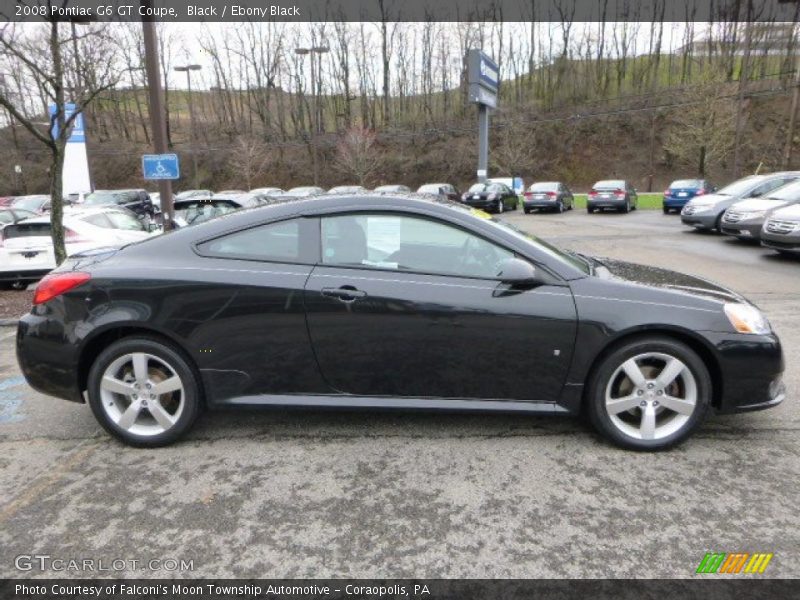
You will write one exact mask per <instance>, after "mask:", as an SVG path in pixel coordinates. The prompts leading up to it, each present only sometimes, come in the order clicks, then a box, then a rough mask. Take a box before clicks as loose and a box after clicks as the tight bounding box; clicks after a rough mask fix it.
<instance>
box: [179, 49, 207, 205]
mask: <svg viewBox="0 0 800 600" xmlns="http://www.w3.org/2000/svg"><path fill="white" fill-rule="evenodd" d="M202 68H203V67H201V66H200V65H185V66H182V67H175V70H176V71H179V72H184V71H185V72H186V87H187V89H188V93H189V124H190V127H191V128H192V131H191V133H190V134H189V144H190V146H191V152H192V167H193V168H194V187H195V189H197V188H198V187H200V186H199V184H198V182H197V146H196V144H195V137H194V136H195V123H194V104H193V103H192V71H199V70H200V69H202Z"/></svg>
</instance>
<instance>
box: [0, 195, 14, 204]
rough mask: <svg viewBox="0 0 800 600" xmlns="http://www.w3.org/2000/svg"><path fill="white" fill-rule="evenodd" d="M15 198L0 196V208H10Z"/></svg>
mask: <svg viewBox="0 0 800 600" xmlns="http://www.w3.org/2000/svg"><path fill="white" fill-rule="evenodd" d="M15 197H16V196H0V206H11V203H12V202H14V198H15Z"/></svg>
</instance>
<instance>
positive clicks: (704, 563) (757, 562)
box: [695, 552, 773, 575]
mask: <svg viewBox="0 0 800 600" xmlns="http://www.w3.org/2000/svg"><path fill="white" fill-rule="evenodd" d="M772 557H773V554H772V553H771V552H770V553H766V552H755V553H753V554H750V553H749V552H733V553H727V552H707V553H706V555H705V556H704V557H703V560H701V561H700V564H699V565H698V567H697V571H695V572H696V573H715V574H718V575H721V574H723V573H728V574H738V573H759V574H760V573H763V572H764V571H765V570H766V568H767V565H768V564H769V561H771V560H772Z"/></svg>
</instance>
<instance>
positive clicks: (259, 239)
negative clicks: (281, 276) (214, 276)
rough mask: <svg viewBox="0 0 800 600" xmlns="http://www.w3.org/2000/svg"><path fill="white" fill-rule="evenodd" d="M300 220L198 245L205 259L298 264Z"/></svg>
mask: <svg viewBox="0 0 800 600" xmlns="http://www.w3.org/2000/svg"><path fill="white" fill-rule="evenodd" d="M300 229H301V227H300V219H292V220H289V221H281V222H279V223H270V224H268V225H261V226H259V227H251V228H250V229H245V230H244V231H237V232H235V233H229V234H227V235H223V236H221V237H218V238H215V239H213V240H209V241H207V242H203V243H201V244H198V245H197V250H198V251H199V252H200V254H202V255H204V256H210V257H216V258H239V259H243V260H263V261H273V262H300V257H301V251H300Z"/></svg>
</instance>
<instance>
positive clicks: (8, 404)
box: [0, 376, 25, 423]
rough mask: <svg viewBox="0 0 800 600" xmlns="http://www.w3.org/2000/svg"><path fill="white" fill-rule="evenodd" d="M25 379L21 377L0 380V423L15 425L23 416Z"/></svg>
mask: <svg viewBox="0 0 800 600" xmlns="http://www.w3.org/2000/svg"><path fill="white" fill-rule="evenodd" d="M24 386H25V378H24V377H22V376H17V377H8V378H6V379H0V423H16V422H17V421H22V420H23V419H24V418H25V415H24V414H22V413H20V412H19V409H20V408H21V407H22V401H23V392H24Z"/></svg>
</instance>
